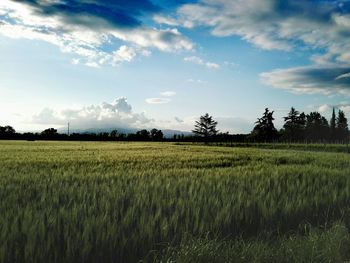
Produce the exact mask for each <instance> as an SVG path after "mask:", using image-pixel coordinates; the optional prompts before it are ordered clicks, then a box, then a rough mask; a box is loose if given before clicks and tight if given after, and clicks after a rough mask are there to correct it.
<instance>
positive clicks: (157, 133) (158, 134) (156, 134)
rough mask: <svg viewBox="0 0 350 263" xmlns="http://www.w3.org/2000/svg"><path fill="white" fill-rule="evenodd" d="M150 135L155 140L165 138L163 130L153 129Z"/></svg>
mask: <svg viewBox="0 0 350 263" xmlns="http://www.w3.org/2000/svg"><path fill="white" fill-rule="evenodd" d="M150 135H151V139H152V140H153V141H161V140H163V137H164V135H163V132H162V131H161V130H157V129H152V130H151V132H150Z"/></svg>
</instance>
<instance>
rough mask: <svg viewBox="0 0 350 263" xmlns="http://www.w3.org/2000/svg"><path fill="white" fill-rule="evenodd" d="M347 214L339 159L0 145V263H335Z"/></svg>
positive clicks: (297, 153) (225, 150) (342, 155)
mask: <svg viewBox="0 0 350 263" xmlns="http://www.w3.org/2000/svg"><path fill="white" fill-rule="evenodd" d="M305 147H306V146H305ZM345 147H346V146H344V149H345ZM332 149H333V148H332ZM337 149H338V148H337ZM349 204H350V155H349V153H347V150H344V151H338V150H337V151H330V152H327V151H310V150H307V149H306V150H305V149H302V147H301V146H298V148H296V149H264V148H259V147H249V148H247V147H239V146H236V147H222V146H213V145H210V146H205V145H195V144H193V145H186V144H173V143H153V142H149V143H130V142H128V143H127V142H125V143H123V142H106V143H102V142H36V141H35V142H19V141H0V262H140V261H141V262H344V261H346V260H349V259H350V235H349V227H350V206H349Z"/></svg>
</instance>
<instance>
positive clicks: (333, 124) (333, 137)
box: [329, 107, 337, 141]
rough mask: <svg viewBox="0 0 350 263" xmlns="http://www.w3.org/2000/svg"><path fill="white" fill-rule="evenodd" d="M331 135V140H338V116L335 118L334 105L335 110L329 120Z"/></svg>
mask: <svg viewBox="0 0 350 263" xmlns="http://www.w3.org/2000/svg"><path fill="white" fill-rule="evenodd" d="M329 136H330V140H331V141H334V140H336V136H337V134H336V118H335V110H334V107H333V111H332V117H331V119H330V121H329Z"/></svg>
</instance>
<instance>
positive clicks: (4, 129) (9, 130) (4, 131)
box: [0, 125, 16, 135]
mask: <svg viewBox="0 0 350 263" xmlns="http://www.w3.org/2000/svg"><path fill="white" fill-rule="evenodd" d="M15 133H16V130H15V129H14V128H13V127H12V126H9V125H7V126H0V134H1V135H13V134H15Z"/></svg>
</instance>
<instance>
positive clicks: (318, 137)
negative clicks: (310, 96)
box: [305, 111, 329, 142]
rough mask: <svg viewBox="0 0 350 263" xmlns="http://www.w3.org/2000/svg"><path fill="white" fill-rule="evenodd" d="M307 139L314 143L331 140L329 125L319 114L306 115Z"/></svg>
mask: <svg viewBox="0 0 350 263" xmlns="http://www.w3.org/2000/svg"><path fill="white" fill-rule="evenodd" d="M305 133H306V138H307V139H308V140H310V141H313V142H319V141H324V140H328V139H329V125H328V121H327V119H326V118H325V117H323V116H322V115H321V114H320V113H318V112H316V111H315V112H310V114H308V115H306V127H305Z"/></svg>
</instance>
